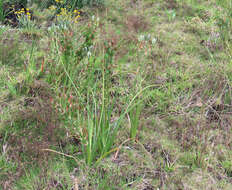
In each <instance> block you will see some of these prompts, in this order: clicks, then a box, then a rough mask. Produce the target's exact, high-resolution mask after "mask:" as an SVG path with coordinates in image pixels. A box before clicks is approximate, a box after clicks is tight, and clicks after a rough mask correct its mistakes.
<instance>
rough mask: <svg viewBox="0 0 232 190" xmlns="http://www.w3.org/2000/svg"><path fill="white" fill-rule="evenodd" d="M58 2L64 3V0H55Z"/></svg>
mask: <svg viewBox="0 0 232 190" xmlns="http://www.w3.org/2000/svg"><path fill="white" fill-rule="evenodd" d="M55 1H56V2H57V3H61V4H62V3H64V1H62V0H55Z"/></svg>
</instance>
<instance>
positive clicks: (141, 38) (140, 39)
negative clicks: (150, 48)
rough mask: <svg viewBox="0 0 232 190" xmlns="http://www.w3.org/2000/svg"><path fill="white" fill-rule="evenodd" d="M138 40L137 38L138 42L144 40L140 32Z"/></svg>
mask: <svg viewBox="0 0 232 190" xmlns="http://www.w3.org/2000/svg"><path fill="white" fill-rule="evenodd" d="M138 40H139V41H140V42H142V41H144V40H145V36H144V35H142V34H141V35H140V36H139V38H138Z"/></svg>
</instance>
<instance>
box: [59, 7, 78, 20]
mask: <svg viewBox="0 0 232 190" xmlns="http://www.w3.org/2000/svg"><path fill="white" fill-rule="evenodd" d="M60 10H61V11H60V13H59V14H57V15H56V16H57V17H62V18H64V19H65V20H66V19H72V18H73V16H74V19H73V20H74V22H75V23H77V22H78V19H79V18H80V12H79V11H78V10H76V9H75V10H74V11H73V13H72V12H70V11H68V10H67V9H66V8H61V9H60Z"/></svg>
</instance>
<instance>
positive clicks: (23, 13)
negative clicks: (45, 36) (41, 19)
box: [14, 8, 31, 20]
mask: <svg viewBox="0 0 232 190" xmlns="http://www.w3.org/2000/svg"><path fill="white" fill-rule="evenodd" d="M14 14H16V15H17V17H18V18H20V17H21V16H26V17H27V18H28V19H29V20H30V19H31V13H30V10H29V9H28V8H27V9H26V10H25V9H24V8H22V9H20V10H19V11H15V12H14Z"/></svg>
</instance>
